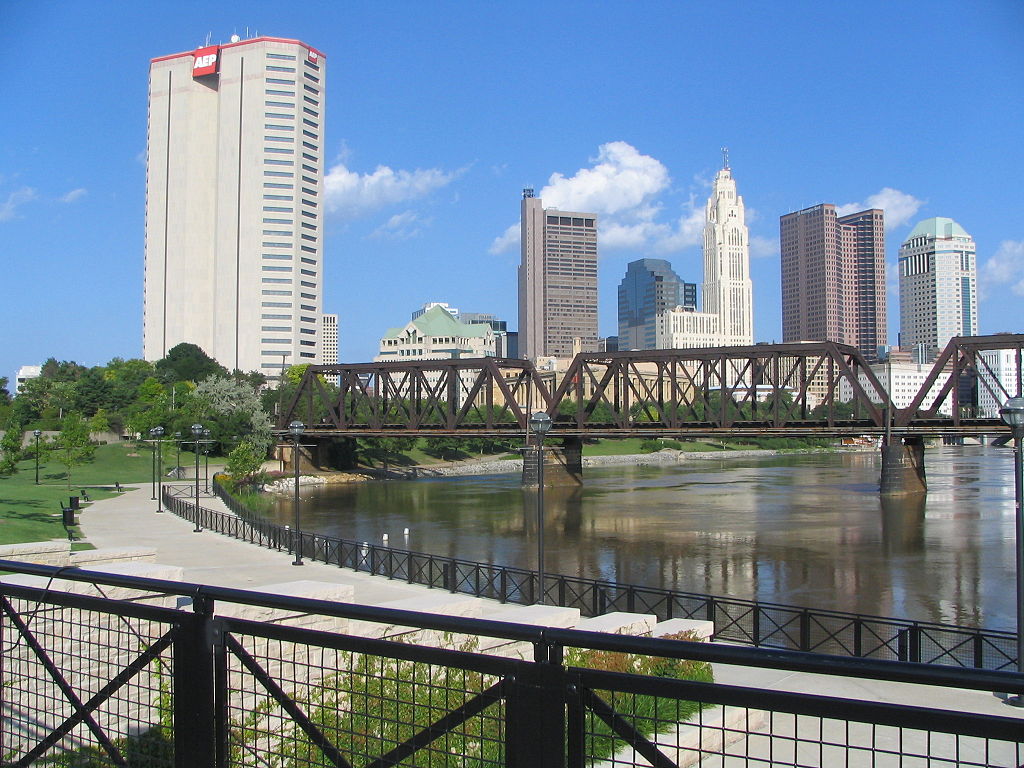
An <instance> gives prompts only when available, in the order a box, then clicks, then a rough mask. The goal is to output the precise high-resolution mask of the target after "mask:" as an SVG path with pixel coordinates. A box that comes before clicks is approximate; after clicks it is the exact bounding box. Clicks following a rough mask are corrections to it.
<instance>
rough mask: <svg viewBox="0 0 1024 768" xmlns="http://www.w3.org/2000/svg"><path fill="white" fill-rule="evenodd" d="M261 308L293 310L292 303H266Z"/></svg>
mask: <svg viewBox="0 0 1024 768" xmlns="http://www.w3.org/2000/svg"><path fill="white" fill-rule="evenodd" d="M260 306H261V307H280V308H282V309H291V306H292V303H291V302H290V301H264V302H263V303H262V304H260Z"/></svg>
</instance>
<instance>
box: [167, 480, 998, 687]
mask: <svg viewBox="0 0 1024 768" xmlns="http://www.w3.org/2000/svg"><path fill="white" fill-rule="evenodd" d="M213 487H214V492H215V493H216V494H217V495H218V496H219V497H220V498H221V499H222V500H224V503H225V504H226V505H227V506H228V508H229V509H231V510H232V512H233V514H230V515H229V514H225V513H222V512H217V511H214V510H209V509H206V508H203V507H200V508H199V509H200V511H199V514H198V518H199V521H198V524H199V525H201V526H202V527H205V528H210V529H211V530H215V531H217V532H218V533H223V534H225V535H228V536H232V537H233V538H236V539H241V540H245V541H248V542H250V543H255V544H260V545H263V546H267V547H270V548H273V549H277V550H280V551H289V552H290V551H293V546H294V544H293V542H294V540H295V539H296V538H298V540H299V546H300V547H301V549H302V554H303V557H305V558H308V559H310V560H314V561H320V562H324V563H327V564H330V565H338V566H339V567H349V568H352V569H353V570H355V571H363V572H368V573H371V574H374V575H378V576H385V577H387V578H391V579H402V580H404V581H407V582H409V583H416V584H421V585H424V586H428V587H432V588H442V589H446V590H448V591H450V592H458V593H462V594H470V595H473V596H476V597H487V598H493V599H497V600H499V601H500V602H503V603H504V602H509V603H519V604H531V603H534V602H543V603H547V604H552V605H559V606H564V607H574V608H579V609H580V612H581V613H582V614H583V615H590V616H593V615H599V614H602V613H606V612H608V611H616V610H618V611H627V612H643V613H653V614H655V615H657V616H658V618H659V619H662V620H664V619H670V618H687V619H701V620H707V621H711V622H713V624H714V635H713V636H714V637H715V638H716V639H719V640H728V641H731V642H738V643H743V644H747V645H754V646H757V647H762V648H771V649H779V650H795V651H802V652H815V653H823V654H828V655H830V656H835V655H841V656H850V657H861V658H867V657H870V658H876V659H897V660H901V661H911V662H920V663H928V664H940V665H948V666H960V667H970V668H975V669H993V670H1007V669H1016V635H1014V634H1013V633H1012V632H1006V631H1001V630H992V629H983V628H977V627H964V626H958V625H952V624H940V623H936V622H927V621H917V620H907V619H897V618H892V617H886V616H874V615H870V614H854V613H847V612H844V611H837V610H831V609H812V608H807V607H802V606H794V605H787V604H781V603H768V602H761V601H757V600H749V599H743V598H737V597H719V596H715V595H706V594H700V593H694V592H685V591H681V590H672V589H666V588H662V587H645V586H640V585H632V584H619V583H616V582H610V581H602V580H599V579H588V578H584V577H578V576H566V575H563V574H553V573H552V574H546V578H545V594H544V596H543V598H544V599H543V600H540V601H538V600H536V599H535V598H536V589H537V578H536V572H534V571H531V570H528V569H524V568H517V567H513V566H503V565H495V564H490V563H479V562H474V561H471V560H463V559H460V558H452V557H446V556H440V555H432V554H429V553H422V552H414V551H411V550H404V549H397V548H392V547H389V546H384V545H379V544H370V543H368V542H361V541H353V540H349V539H343V538H339V537H334V536H326V535H322V534H319V533H313V532H309V531H302V532H300V533H299V534H298V535H296V534H294V533H293V532H292V531H291V530H290V529H288V528H287V527H285V526H281V525H279V524H277V523H272V522H269V521H263V520H257V519H254V518H253V516H252V512H251V511H250V510H248V509H246V507H245V506H244V505H243V504H242V503H241V502H239V501H238V500H237V499H234V498H233V497H231V496H230V494H228V493H227V492H226V490H225V489H224V488H223V487H222V486H221V485H220V483H218V482H216V480H215V481H214V483H213ZM165 502H166V505H167V508H168V510H170V511H172V512H174V513H176V514H178V515H179V516H181V517H183V518H184V519H186V520H188V521H189V522H192V523H196V522H197V519H196V518H197V515H196V513H195V511H194V509H193V508H194V506H195V505H194V503H192V502H188V501H185V500H183V499H170V498H167V497H166V496H165Z"/></svg>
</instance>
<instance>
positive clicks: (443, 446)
mask: <svg viewBox="0 0 1024 768" xmlns="http://www.w3.org/2000/svg"><path fill="white" fill-rule="evenodd" d="M464 448H465V445H464V444H463V440H462V439H461V438H458V437H428V438H426V439H425V440H424V441H423V450H424V451H426V452H427V453H429V454H430V455H431V456H436V457H437V458H439V459H449V460H451V459H460V458H464V457H465V456H466V453H465V452H464V450H463V449H464Z"/></svg>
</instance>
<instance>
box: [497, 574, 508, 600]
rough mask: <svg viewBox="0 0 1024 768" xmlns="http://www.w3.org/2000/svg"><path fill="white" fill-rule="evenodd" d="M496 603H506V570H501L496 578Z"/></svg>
mask: <svg viewBox="0 0 1024 768" xmlns="http://www.w3.org/2000/svg"><path fill="white" fill-rule="evenodd" d="M498 589H499V594H498V602H501V603H507V602H508V569H507V568H502V569H501V572H500V575H499V576H498Z"/></svg>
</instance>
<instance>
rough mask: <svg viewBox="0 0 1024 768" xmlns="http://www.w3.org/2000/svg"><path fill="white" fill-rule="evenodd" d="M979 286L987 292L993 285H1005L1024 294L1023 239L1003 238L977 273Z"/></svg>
mask: <svg viewBox="0 0 1024 768" xmlns="http://www.w3.org/2000/svg"><path fill="white" fill-rule="evenodd" d="M978 278H979V280H978V283H979V288H980V289H981V291H982V293H983V294H987V293H988V292H989V291H991V289H992V288H993V287H994V286H998V285H1007V286H1009V287H1010V290H1011V291H1013V292H1014V293H1015V294H1016V295H1018V296H1024V240H1003V242H1001V243H1000V244H999V249H998V250H997V251H996V252H995V255H994V256H992V257H991V258H990V259H989V260H988V261H986V262H985V265H984V266H983V267H982V268H981V274H980V275H978Z"/></svg>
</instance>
